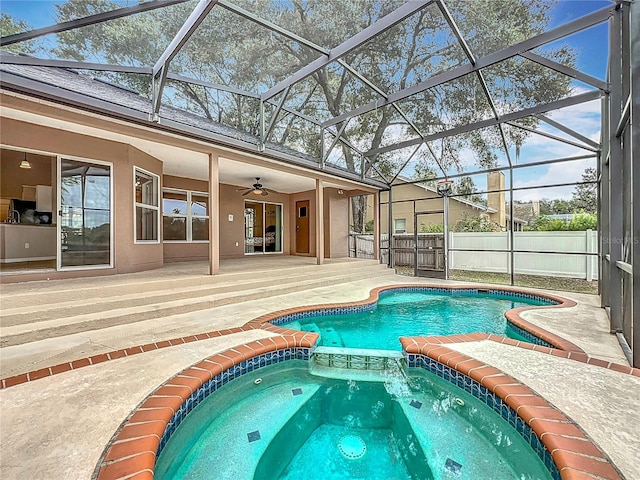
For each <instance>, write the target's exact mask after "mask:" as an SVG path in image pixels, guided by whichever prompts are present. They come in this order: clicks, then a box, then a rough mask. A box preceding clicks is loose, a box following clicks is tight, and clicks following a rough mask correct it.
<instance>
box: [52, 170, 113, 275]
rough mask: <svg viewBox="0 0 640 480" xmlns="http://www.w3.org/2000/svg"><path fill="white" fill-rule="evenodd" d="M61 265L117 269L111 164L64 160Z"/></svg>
mask: <svg viewBox="0 0 640 480" xmlns="http://www.w3.org/2000/svg"><path fill="white" fill-rule="evenodd" d="M59 164H60V170H59V172H60V173H59V185H60V210H59V222H58V230H59V234H58V238H59V247H58V265H59V268H60V269H67V268H88V267H90V268H97V267H111V266H112V265H113V258H112V257H113V255H112V252H113V242H112V236H113V234H112V221H111V217H112V209H111V205H112V190H113V187H112V175H111V164H106V163H100V162H95V163H94V162H91V163H89V162H84V161H80V160H72V159H68V158H61V159H60V162H59Z"/></svg>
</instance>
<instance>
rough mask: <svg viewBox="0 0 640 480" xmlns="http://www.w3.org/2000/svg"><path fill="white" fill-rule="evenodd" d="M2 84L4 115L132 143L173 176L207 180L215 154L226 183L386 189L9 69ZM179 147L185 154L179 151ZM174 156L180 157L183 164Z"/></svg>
mask: <svg viewBox="0 0 640 480" xmlns="http://www.w3.org/2000/svg"><path fill="white" fill-rule="evenodd" d="M0 83H1V85H2V87H1V89H0V92H1V93H2V97H3V100H2V106H3V108H2V116H3V117H8V118H16V119H18V120H22V121H27V122H30V123H39V124H45V125H46V124H51V125H53V124H56V125H57V126H58V127H59V128H65V129H68V130H70V131H75V132H77V133H83V134H86V135H90V136H95V137H99V138H110V139H112V140H116V141H120V142H124V143H129V144H131V145H133V146H136V148H139V149H140V150H143V151H145V152H146V153H148V154H150V155H152V156H154V157H156V158H159V159H160V160H162V161H163V163H164V164H165V173H166V174H169V175H176V176H186V177H189V178H197V179H201V180H205V179H206V178H207V173H206V172H207V168H208V154H209V153H215V154H217V155H218V156H219V157H220V158H221V165H220V175H221V181H222V182H224V183H230V184H236V185H244V184H246V182H247V180H250V179H252V178H253V177H256V176H260V177H262V178H265V179H266V178H271V180H272V181H273V182H274V183H271V185H272V188H273V189H274V190H278V191H281V192H283V193H294V192H296V191H305V190H311V189H314V188H315V179H320V180H323V181H324V182H325V185H326V186H329V187H335V188H341V189H348V190H358V191H362V192H369V193H372V192H375V191H378V190H381V189H386V188H387V185H386V184H385V183H383V182H380V181H376V180H375V179H371V178H363V177H362V176H360V175H357V174H354V173H353V172H349V171H346V170H342V169H340V168H336V167H334V166H331V165H325V166H323V167H321V166H320V165H319V164H318V163H316V162H313V161H311V160H308V159H306V158H302V157H298V156H294V155H291V154H288V153H286V152H282V151H278V150H275V149H273V148H269V146H268V145H267V146H265V147H264V151H261V150H260V148H259V146H258V145H257V144H252V143H250V142H247V141H244V140H240V139H237V138H232V137H228V136H224V135H220V134H217V133H215V132H210V131H207V130H204V129H201V128H198V127H194V126H190V125H186V124H182V123H178V122H176V121H172V120H168V119H164V118H161V120H160V122H152V121H150V119H149V114H148V113H147V112H141V111H138V110H135V109H132V108H128V107H125V106H121V105H116V104H113V103H110V102H107V101H104V100H101V99H97V98H92V97H89V96H87V95H83V94H79V93H77V92H73V91H70V90H67V89H63V88H60V87H57V86H55V85H50V84H45V83H42V82H38V81H36V80H33V79H30V78H25V77H22V76H20V75H16V74H13V73H10V72H6V71H0ZM176 149H179V150H180V151H181V152H182V154H181V155H175V153H176ZM163 151H164V152H165V153H166V155H163V153H162V152H163ZM171 152H173V154H171ZM171 159H180V162H179V163H180V165H177V164H176V163H175V161H173V162H172V161H171ZM237 163H245V164H246V163H249V164H251V165H252V168H251V169H250V170H248V169H246V168H245V169H244V170H243V169H242V168H239V167H238V165H237ZM294 177H298V178H297V180H294ZM303 179H304V180H303Z"/></svg>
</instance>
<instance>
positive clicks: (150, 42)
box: [56, 0, 574, 180]
mask: <svg viewBox="0 0 640 480" xmlns="http://www.w3.org/2000/svg"><path fill="white" fill-rule="evenodd" d="M234 3H235V4H237V5H238V6H240V7H242V8H245V9H247V10H249V11H251V12H252V13H253V14H255V15H257V16H259V17H261V18H264V19H268V20H270V21H272V22H274V23H275V24H277V25H281V26H284V27H285V28H287V30H289V31H291V32H295V33H297V34H299V35H301V36H303V37H305V38H307V39H309V40H311V41H313V42H315V43H316V44H318V45H321V46H322V47H324V48H327V49H330V48H333V47H335V46H336V45H339V44H340V43H342V42H343V41H345V39H347V38H349V37H350V36H352V35H354V34H356V33H358V32H359V31H361V30H362V29H364V28H366V27H368V26H370V25H372V24H373V23H375V22H376V21H377V20H379V19H380V18H382V17H384V16H385V15H387V14H388V13H390V12H391V11H392V10H394V9H395V8H397V7H398V6H399V5H400V3H401V2H399V1H391V0H390V1H384V2H371V1H369V0H350V1H348V2H340V1H331V2H327V1H325V0H291V1H288V2H264V1H253V0H237V1H235V2H234ZM117 6H118V3H117V2H115V1H110V0H68V1H67V2H65V3H63V4H57V5H56V8H57V10H58V18H57V20H58V21H61V22H62V21H66V20H71V19H74V18H79V17H82V16H86V15H89V14H94V13H98V12H102V11H106V10H110V9H113V8H116V7H117ZM192 8H193V3H192V2H188V3H185V4H179V5H173V6H170V7H166V8H161V9H158V10H154V11H150V12H146V13H143V14H138V15H132V16H130V17H125V18H121V19H118V20H115V21H109V22H104V23H101V24H96V25H92V26H90V27H85V28H82V29H76V30H71V31H68V32H63V33H60V34H58V35H57V40H58V44H57V47H56V53H57V55H58V56H60V57H62V58H70V59H77V60H86V61H101V62H108V63H121V64H125V65H135V66H152V65H154V64H155V62H156V61H157V59H158V58H159V56H160V54H161V53H162V52H163V51H164V49H165V48H166V46H167V45H168V44H169V42H170V41H171V39H172V38H173V37H174V36H175V34H176V33H177V31H178V30H179V28H180V26H181V25H182V23H183V22H184V20H185V19H186V18H187V17H188V15H189V13H190V10H191V9H192ZM450 8H451V11H452V14H453V15H454V18H455V21H456V23H457V24H458V26H459V27H460V29H461V30H462V33H463V34H464V35H465V37H466V38H467V40H468V42H470V47H471V49H472V50H473V51H474V54H475V55H476V57H479V56H483V55H486V54H488V53H491V52H493V51H496V50H499V49H501V48H505V47H507V46H508V45H512V44H514V43H517V42H519V41H522V40H524V39H526V38H529V37H531V36H533V35H536V34H539V33H542V32H543V31H545V30H546V29H547V27H548V25H549V11H550V8H551V3H550V2H549V1H548V0H493V1H491V2H470V1H468V0H452V2H451V3H450ZM449 32H450V28H449V26H448V25H447V23H446V21H445V20H444V18H443V16H442V14H441V12H440V10H439V9H438V8H437V6H436V5H431V6H428V7H426V8H424V9H422V10H421V11H419V12H417V13H416V14H414V15H412V16H410V17H409V18H407V19H406V20H404V21H402V22H400V23H399V24H397V25H395V26H394V27H393V28H390V29H388V30H387V31H386V32H384V34H382V35H380V36H379V37H377V38H374V39H372V40H371V41H369V42H367V43H365V44H364V45H362V46H361V47H359V48H357V49H355V50H354V51H352V52H350V54H349V55H348V56H347V57H345V60H346V61H347V62H348V63H349V64H350V65H351V66H352V67H353V68H354V69H355V70H357V71H358V72H359V73H360V74H361V75H362V76H364V77H365V78H367V80H369V81H370V82H371V83H372V84H374V85H377V86H378V87H379V88H380V89H382V90H383V91H384V92H387V93H389V92H394V91H398V90H401V89H404V88H407V87H408V86H410V85H412V84H415V83H418V82H420V81H422V80H424V79H427V78H430V77H433V76H434V75H436V74H438V73H440V72H442V71H443V70H447V69H450V68H452V67H455V66H458V65H462V64H465V63H467V62H468V59H467V57H466V54H465V53H464V51H463V49H462V48H461V47H460V46H459V44H458V42H455V41H449V42H448V43H445V39H448V40H450V38H449V37H450V35H449V34H448V33H449ZM445 33H447V34H445ZM318 55H319V54H318V52H317V51H314V50H313V49H311V48H309V47H307V46H305V45H303V44H301V43H298V42H295V41H292V40H290V39H288V38H285V37H284V36H282V35H279V34H277V33H273V32H272V31H270V30H269V29H267V28H264V27H260V26H257V25H256V24H255V23H253V22H251V21H249V20H247V19H245V18H243V17H241V16H240V15H236V14H230V12H228V11H227V10H225V9H223V8H219V7H215V8H214V9H213V10H212V11H211V12H210V13H209V15H208V16H207V17H206V18H205V20H204V21H203V22H202V24H201V25H200V26H199V28H198V30H197V31H196V32H195V33H194V34H193V36H192V37H191V38H190V39H189V41H188V42H187V43H186V44H185V46H184V47H183V48H182V50H181V52H180V53H179V54H178V55H177V56H176V57H175V58H174V59H173V60H172V62H171V65H170V69H171V72H172V73H177V74H181V75H184V76H188V77H192V78H198V79H202V80H206V81H208V82H211V83H217V84H222V85H227V86H233V87H236V88H240V89H243V90H247V91H252V92H258V93H259V92H264V91H265V90H267V89H268V88H269V87H271V86H273V85H275V84H276V83H277V82H279V81H281V80H283V79H285V78H287V77H288V76H289V75H290V74H291V73H293V72H295V71H297V70H298V69H300V68H301V67H302V66H304V65H306V64H308V63H309V62H311V61H312V60H314V59H316V58H317V57H318ZM544 55H545V56H549V57H550V58H552V59H553V60H555V61H558V62H561V63H563V64H566V65H569V66H572V65H573V64H574V58H573V57H574V54H573V52H571V51H570V50H569V49H567V47H564V46H561V47H558V48H556V49H545V52H544ZM483 74H484V77H485V79H486V81H487V84H488V85H489V88H490V89H491V91H492V95H493V97H494V99H495V101H497V102H499V103H500V104H509V105H510V108H511V109H513V110H516V109H521V108H527V107H530V106H533V105H535V104H537V103H541V102H549V101H552V100H557V99H559V98H563V97H564V96H565V95H566V94H567V93H568V91H569V88H570V78H569V77H566V76H564V75H562V74H559V73H557V72H555V71H553V70H551V69H548V68H546V67H544V66H541V65H539V64H537V63H535V62H530V61H527V60H524V59H522V58H521V57H515V58H513V59H510V60H508V61H506V62H503V63H500V64H499V65H493V66H491V67H487V68H486V69H484V70H483ZM104 75H108V76H110V77H111V78H110V79H112V80H117V81H119V82H120V83H124V84H125V85H126V86H128V87H130V88H133V89H134V90H136V91H139V92H141V93H143V94H146V95H148V94H149V92H150V78H149V77H148V76H140V75H130V74H104ZM540 85H542V86H543V87H544V88H540ZM169 87H170V88H168V89H167V91H166V92H165V98H164V99H163V101H164V102H165V103H169V104H173V105H175V106H178V107H181V108H185V109H187V110H190V111H192V112H194V113H197V114H199V115H203V116H205V117H207V118H209V119H212V120H215V121H218V122H221V123H223V124H225V125H229V126H233V127H235V128H239V129H241V130H243V131H245V132H248V133H251V134H254V135H256V134H257V133H258V130H259V125H260V121H259V118H260V117H259V102H257V101H256V100H255V99H253V98H247V97H243V96H240V95H237V94H231V93H228V92H223V91H219V90H214V89H212V88H205V87H201V86H196V85H191V84H187V83H184V82H175V81H171V82H170V83H169ZM281 97H282V95H278V96H276V97H274V98H273V102H274V103H277V102H278V101H279V100H280V99H281ZM379 99H380V94H379V93H378V92H376V91H374V90H372V89H370V88H367V87H365V86H364V85H363V84H362V81H361V80H359V79H358V78H357V77H355V76H354V75H353V74H351V73H350V72H349V71H348V70H347V69H345V68H344V67H342V66H341V65H340V64H338V63H336V62H333V63H331V64H329V65H328V66H326V67H325V68H322V69H320V70H318V71H317V72H315V73H314V74H312V75H311V76H309V77H307V78H305V79H304V80H301V81H300V82H298V83H296V84H295V85H293V86H292V87H291V89H290V90H289V92H288V94H287V97H286V102H285V106H286V107H288V108H290V109H293V110H296V111H298V112H300V113H302V114H304V115H308V116H310V117H315V118H317V119H320V120H321V121H322V120H326V119H327V118H330V117H332V116H337V115H340V114H342V113H345V112H348V111H351V110H353V109H354V108H356V107H359V106H362V105H366V104H368V103H370V102H374V101H377V100H379ZM402 109H403V112H404V113H405V114H406V115H407V116H408V117H409V118H411V119H412V121H413V123H414V124H415V126H416V127H417V128H418V130H420V131H421V132H430V131H432V130H433V129H434V127H436V128H440V126H441V125H448V126H455V125H463V124H466V123H469V122H473V121H479V120H483V119H485V118H488V117H489V116H492V115H493V113H492V110H491V105H490V104H489V102H488V101H487V98H486V95H485V92H484V90H483V87H482V84H481V83H480V82H479V81H478V80H477V78H476V76H475V75H466V76H463V77H461V78H459V79H456V80H454V81H452V82H449V83H447V84H444V85H440V86H437V87H435V88H433V89H430V90H429V91H428V92H427V94H422V95H417V96H415V97H411V98H408V99H406V100H404V101H403V102H402ZM274 110H275V108H273V107H272V106H269V105H268V106H267V108H266V114H267V119H266V120H267V121H269V120H270V118H269V116H270V115H271V114H272V112H273V111H274ZM528 122H529V124H527V125H526V126H534V125H535V124H536V122H537V120H536V119H534V118H533V117H532V118H530V119H528ZM341 127H342V125H341V124H338V125H336V129H340V128H341ZM526 135H527V133H526V132H524V131H522V130H519V129H512V128H509V129H507V130H506V137H507V142H508V143H509V144H510V145H514V144H515V145H520V144H521V143H522V142H523V140H524V136H526ZM327 136H328V137H329V138H328V139H325V140H326V141H331V140H332V139H331V136H330V134H327ZM415 136H416V131H415V130H414V129H413V127H410V126H408V125H407V122H406V121H404V119H403V118H402V117H400V116H399V115H398V112H397V111H396V110H395V109H394V108H393V107H391V106H387V107H382V108H380V109H377V110H375V111H372V112H368V113H366V114H364V115H361V116H359V117H358V121H357V122H353V121H352V122H349V124H348V125H347V128H346V129H345V131H344V132H343V137H344V138H346V139H347V140H348V142H351V143H352V144H354V145H357V146H359V147H360V148H361V149H363V150H368V149H375V148H378V147H380V146H381V145H384V144H389V143H395V142H397V141H398V140H402V139H404V138H409V137H411V138H415ZM269 140H270V141H273V142H276V143H280V144H283V145H286V146H289V147H291V148H294V149H296V150H299V151H301V152H303V153H307V154H309V155H313V156H314V157H319V156H320V148H319V146H320V143H321V138H320V132H319V130H318V128H317V126H316V125H314V124H313V123H311V122H308V121H306V120H303V119H301V118H299V117H296V116H295V115H292V114H289V113H286V112H282V113H281V114H280V116H279V118H278V120H277V122H276V125H275V128H274V129H273V132H272V134H271V137H270V138H269ZM502 148H503V145H502V139H501V136H500V133H499V131H498V129H495V128H487V129H484V130H482V131H477V132H469V133H465V134H462V135H457V136H455V137H451V138H444V139H441V140H439V141H438V142H433V150H434V154H435V155H437V156H438V162H439V163H440V165H441V166H442V167H443V168H445V169H449V170H451V169H453V170H459V169H460V168H461V166H460V152H461V150H463V149H471V150H472V151H473V153H474V155H475V157H476V163H477V164H478V166H493V165H495V164H496V160H497V153H496V152H498V151H502ZM405 160H406V156H404V155H398V154H397V153H388V154H383V155H380V156H379V157H378V158H377V159H376V162H377V163H378V165H380V173H381V174H382V176H383V177H384V178H386V179H387V180H390V179H391V178H392V176H394V175H395V174H396V173H398V172H399V171H400V169H401V168H402V166H403V165H404V162H405ZM414 160H415V161H414V162H413V164H412V168H413V171H415V172H416V174H417V175H422V174H424V173H429V172H433V171H435V172H441V169H440V166H438V165H437V162H436V161H435V159H434V158H433V154H432V153H431V152H429V151H428V149H421V151H420V152H419V153H418V155H417V156H416V157H415V159H414ZM329 161H330V162H334V163H336V164H338V165H339V166H340V167H343V168H347V169H348V170H350V171H353V172H358V173H359V171H358V170H359V164H360V159H359V156H358V155H357V154H356V153H355V152H354V151H353V150H352V149H351V148H350V147H349V146H347V145H346V144H345V143H342V142H339V143H338V144H337V146H336V147H335V148H334V152H333V156H332V157H330V158H329ZM369 173H370V174H374V173H373V172H369ZM421 178H422V177H421Z"/></svg>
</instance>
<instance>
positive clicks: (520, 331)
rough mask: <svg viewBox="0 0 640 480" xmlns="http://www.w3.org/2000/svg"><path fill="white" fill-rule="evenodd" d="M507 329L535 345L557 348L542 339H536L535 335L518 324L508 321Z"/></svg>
mask: <svg viewBox="0 0 640 480" xmlns="http://www.w3.org/2000/svg"><path fill="white" fill-rule="evenodd" d="M507 328H508V329H509V330H511V331H513V332H515V333H516V334H518V335H519V336H521V337H523V338H525V339H526V340H527V342H529V343H533V344H535V345H540V346H543V347H549V348H556V347H555V346H554V345H552V344H550V343H549V342H547V341H545V340H543V339H541V338H540V337H536V336H535V335H534V334H533V333H531V332H529V331H527V330H525V329H524V328H520V327H519V326H517V325H516V324H514V323H511V322H510V321H509V320H507Z"/></svg>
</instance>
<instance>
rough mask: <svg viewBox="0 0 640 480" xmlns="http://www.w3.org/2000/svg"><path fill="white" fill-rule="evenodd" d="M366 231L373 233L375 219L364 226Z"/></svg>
mask: <svg viewBox="0 0 640 480" xmlns="http://www.w3.org/2000/svg"><path fill="white" fill-rule="evenodd" d="M364 231H365V232H366V233H372V232H373V220H369V221H368V222H367V223H366V224H365V226H364Z"/></svg>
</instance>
